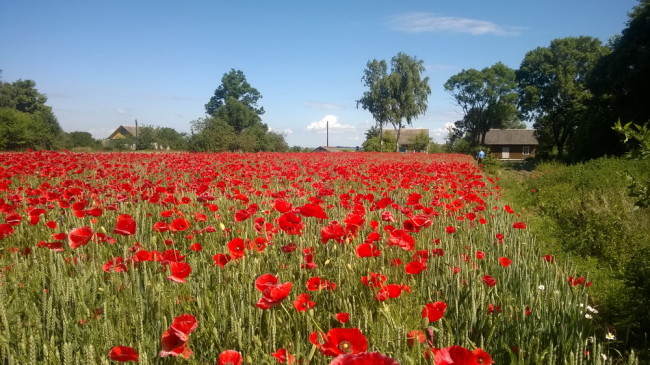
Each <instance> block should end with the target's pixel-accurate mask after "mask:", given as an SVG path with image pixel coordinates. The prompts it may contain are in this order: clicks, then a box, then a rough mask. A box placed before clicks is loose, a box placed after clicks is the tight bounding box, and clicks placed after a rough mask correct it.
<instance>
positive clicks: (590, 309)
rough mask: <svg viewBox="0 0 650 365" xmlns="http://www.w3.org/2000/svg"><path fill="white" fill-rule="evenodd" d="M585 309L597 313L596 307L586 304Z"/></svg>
mask: <svg viewBox="0 0 650 365" xmlns="http://www.w3.org/2000/svg"><path fill="white" fill-rule="evenodd" d="M587 310H588V311H590V312H591V313H598V309H596V308H594V307H592V306H590V305H588V306H587Z"/></svg>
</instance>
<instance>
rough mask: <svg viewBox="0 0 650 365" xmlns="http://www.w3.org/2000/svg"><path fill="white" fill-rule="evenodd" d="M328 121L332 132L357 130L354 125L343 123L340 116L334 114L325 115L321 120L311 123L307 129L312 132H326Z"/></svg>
mask: <svg viewBox="0 0 650 365" xmlns="http://www.w3.org/2000/svg"><path fill="white" fill-rule="evenodd" d="M328 123H329V131H330V133H342V132H353V131H355V130H356V127H355V126H353V125H348V124H341V123H340V122H339V117H337V116H336V115H332V114H328V115H326V116H324V117H323V119H321V120H319V121H316V122H311V123H309V125H308V126H307V128H306V129H307V130H308V131H310V132H317V133H325V132H326V131H327V129H328Z"/></svg>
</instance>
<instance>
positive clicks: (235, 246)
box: [228, 238, 246, 259]
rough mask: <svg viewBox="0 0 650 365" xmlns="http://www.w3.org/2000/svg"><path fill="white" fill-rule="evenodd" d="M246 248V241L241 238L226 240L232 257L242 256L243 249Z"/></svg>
mask: <svg viewBox="0 0 650 365" xmlns="http://www.w3.org/2000/svg"><path fill="white" fill-rule="evenodd" d="M245 249H246V242H245V241H244V240H243V239H241V238H234V239H232V240H231V241H230V242H228V251H229V252H230V256H231V257H232V258H233V259H238V258H242V257H244V250H245Z"/></svg>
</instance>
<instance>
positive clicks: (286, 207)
mask: <svg viewBox="0 0 650 365" xmlns="http://www.w3.org/2000/svg"><path fill="white" fill-rule="evenodd" d="M273 208H275V210H277V211H278V212H280V213H287V212H290V211H291V209H292V205H291V203H289V202H288V201H286V200H284V199H276V200H275V203H274V204H273Z"/></svg>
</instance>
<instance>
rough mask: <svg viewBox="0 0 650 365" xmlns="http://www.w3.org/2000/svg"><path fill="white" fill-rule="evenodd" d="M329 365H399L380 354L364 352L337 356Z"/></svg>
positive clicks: (390, 358)
mask: <svg viewBox="0 0 650 365" xmlns="http://www.w3.org/2000/svg"><path fill="white" fill-rule="evenodd" d="M330 365H399V362H398V361H397V360H395V359H393V358H392V357H388V356H386V355H383V354H381V353H380V352H365V353H361V354H345V355H339V356H337V357H336V358H334V360H332V362H330Z"/></svg>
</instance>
